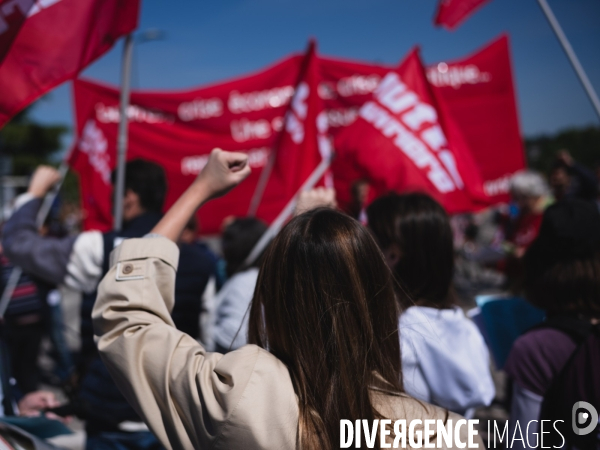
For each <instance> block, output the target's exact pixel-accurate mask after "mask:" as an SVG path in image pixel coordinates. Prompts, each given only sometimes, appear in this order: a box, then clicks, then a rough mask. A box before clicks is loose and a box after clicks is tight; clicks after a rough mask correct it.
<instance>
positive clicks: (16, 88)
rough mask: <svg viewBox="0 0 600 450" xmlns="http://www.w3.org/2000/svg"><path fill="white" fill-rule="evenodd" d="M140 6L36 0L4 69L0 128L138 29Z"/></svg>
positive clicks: (121, 1)
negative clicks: (124, 36)
mask: <svg viewBox="0 0 600 450" xmlns="http://www.w3.org/2000/svg"><path fill="white" fill-rule="evenodd" d="M139 4H140V2H139V0H38V1H37V2H36V4H35V6H34V7H33V8H32V9H31V10H30V12H29V17H28V18H27V20H25V23H24V24H23V26H22V27H21V30H20V31H19V33H18V35H17V37H16V39H15V40H14V42H13V44H12V46H11V47H10V51H9V52H8V54H7V55H6V57H5V59H4V61H3V62H2V65H1V66H0V92H2V95H1V96H0V128H1V127H2V126H3V125H4V124H6V122H7V121H8V120H9V119H10V118H11V117H12V116H13V115H15V114H16V113H17V112H19V111H20V110H22V109H23V108H25V107H26V106H27V105H29V104H30V103H32V102H33V101H34V100H36V99H37V98H39V97H40V96H41V95H43V94H45V93H46V92H48V91H49V90H50V89H52V88H54V87H55V86H57V85H59V84H60V83H62V82H63V81H65V80H68V79H70V78H73V77H74V76H75V75H77V73H79V72H80V71H81V70H82V69H83V68H85V67H86V66H87V65H88V64H90V63H91V62H93V61H94V60H95V59H97V58H98V57H100V56H101V55H103V54H104V53H105V52H106V51H107V50H108V49H110V48H111V47H112V46H113V44H114V43H115V41H116V40H117V39H118V38H119V37H120V36H123V35H125V34H127V33H130V32H131V31H133V30H134V29H135V28H136V27H137V21H138V11H139Z"/></svg>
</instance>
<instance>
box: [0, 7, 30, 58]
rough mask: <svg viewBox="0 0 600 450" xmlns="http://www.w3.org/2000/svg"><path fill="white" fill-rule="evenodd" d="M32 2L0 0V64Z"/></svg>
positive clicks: (23, 21)
mask: <svg viewBox="0 0 600 450" xmlns="http://www.w3.org/2000/svg"><path fill="white" fill-rule="evenodd" d="M33 4H34V0H0V64H2V61H3V60H4V57H5V56H6V54H7V53H8V50H9V49H10V46H11V45H12V43H13V41H14V40H15V38H16V37H17V34H18V33H19V30H21V26H22V25H23V23H25V19H26V18H27V15H28V14H29V11H30V10H31V8H32V6H33Z"/></svg>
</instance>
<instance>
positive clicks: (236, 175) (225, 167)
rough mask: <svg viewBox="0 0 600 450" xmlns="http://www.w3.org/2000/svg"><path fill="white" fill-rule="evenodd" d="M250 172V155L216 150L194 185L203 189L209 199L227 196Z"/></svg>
mask: <svg viewBox="0 0 600 450" xmlns="http://www.w3.org/2000/svg"><path fill="white" fill-rule="evenodd" d="M250 172H251V170H250V166H249V165H248V155H246V154H245V153H237V152H224V151H223V150H221V149H220V148H215V149H214V150H213V151H212V152H211V153H210V157H209V158H208V163H207V164H206V166H204V169H202V172H200V174H199V175H198V177H197V178H196V180H195V181H194V185H195V186H197V187H201V188H202V189H203V191H204V192H205V194H206V196H207V197H208V199H212V198H216V197H220V196H222V195H225V194H226V193H227V192H229V191H230V190H231V189H233V188H234V187H235V186H237V185H238V184H240V183H241V182H242V181H243V180H244V179H246V177H247V176H248V175H250Z"/></svg>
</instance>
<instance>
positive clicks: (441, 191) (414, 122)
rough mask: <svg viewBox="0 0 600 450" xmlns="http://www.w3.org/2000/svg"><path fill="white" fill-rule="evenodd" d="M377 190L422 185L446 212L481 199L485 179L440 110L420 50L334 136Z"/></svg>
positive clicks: (468, 207)
mask: <svg viewBox="0 0 600 450" xmlns="http://www.w3.org/2000/svg"><path fill="white" fill-rule="evenodd" d="M335 148H336V150H337V151H338V157H339V158H342V159H348V160H351V161H354V162H355V164H356V166H357V167H360V168H361V171H362V172H363V174H364V176H365V177H366V178H367V179H368V180H369V181H370V183H371V184H372V186H373V187H374V188H375V191H376V192H377V194H383V193H385V192H387V191H390V190H394V191H398V192H402V191H408V190H420V191H425V192H428V193H429V194H430V195H432V196H433V197H434V198H436V199H437V200H438V201H439V202H440V203H441V204H442V205H443V206H444V207H445V208H446V209H447V210H448V211H449V212H450V213H455V212H462V211H468V210H472V209H474V208H476V207H477V206H478V205H481V204H483V202H484V195H483V183H482V180H481V178H480V176H479V171H478V169H477V167H476V165H475V162H474V160H473V158H472V155H471V153H470V151H469V149H468V147H467V145H466V143H465V141H464V139H463V137H462V135H461V132H460V129H459V127H458V126H457V124H456V123H454V121H453V120H452V118H451V117H449V116H442V115H440V111H439V110H438V108H437V102H436V99H435V97H434V95H433V94H432V92H431V89H430V86H429V83H428V81H427V78H426V76H425V71H424V69H423V66H422V65H421V61H420V59H419V55H418V51H416V50H414V51H412V52H411V53H410V55H409V56H408V57H407V58H406V59H405V60H404V62H403V63H402V64H401V65H400V67H399V68H398V69H397V70H396V71H390V72H388V74H387V75H386V76H385V77H384V78H383V80H382V81H381V83H380V84H379V86H378V87H377V89H376V91H375V92H374V94H373V96H372V99H371V100H370V101H368V102H367V103H365V104H364V105H363V106H362V108H361V109H360V113H359V116H358V118H357V119H356V121H355V122H354V123H353V124H352V125H350V126H349V127H348V128H346V130H344V131H342V132H341V133H340V134H339V135H338V136H337V138H336V141H335Z"/></svg>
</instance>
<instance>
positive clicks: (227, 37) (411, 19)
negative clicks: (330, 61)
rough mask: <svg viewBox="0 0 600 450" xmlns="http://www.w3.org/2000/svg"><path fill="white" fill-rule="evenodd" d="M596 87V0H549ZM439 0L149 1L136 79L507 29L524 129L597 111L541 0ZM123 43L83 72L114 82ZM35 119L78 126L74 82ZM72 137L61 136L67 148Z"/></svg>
mask: <svg viewBox="0 0 600 450" xmlns="http://www.w3.org/2000/svg"><path fill="white" fill-rule="evenodd" d="M548 1H549V4H550V6H551V7H552V8H553V10H554V13H555V15H556V16H557V18H558V20H559V22H560V23H561V25H562V26H563V29H564V31H565V33H566V34H567V37H568V38H569V39H570V41H571V44H572V46H573V48H574V49H575V51H576V53H577V55H578V56H579V59H580V61H581V63H582V65H583V66H584V68H585V69H586V71H587V73H588V76H589V78H590V80H591V82H592V84H593V85H594V87H595V89H596V91H598V92H600V1H599V0H548ZM436 4H437V0H362V1H359V0H320V1H317V0H302V1H299V0H296V1H291V0H217V1H207V0H201V1H199V0H178V1H167V0H143V3H142V11H141V18H140V27H139V30H141V31H143V30H146V29H152V28H157V29H161V30H163V31H164V32H165V34H166V36H165V39H164V40H161V41H153V42H147V43H144V44H140V45H137V46H136V49H135V57H134V66H135V67H134V76H133V84H134V87H137V88H143V89H149V88H150V89H154V88H159V89H181V88H186V87H192V86H199V85H202V84H205V83H209V82H214V81H218V80H221V79H224V78H228V77H233V76H237V75H242V74H244V73H246V72H249V71H253V70H256V69H260V68H261V67H263V66H266V65H268V64H270V63H272V62H274V61H275V60H277V59H279V58H282V57H284V56H285V55H287V54H289V53H291V52H294V51H302V50H303V49H304V48H305V47H306V43H307V40H308V39H309V38H310V37H314V38H316V39H317V41H318V49H319V52H320V53H321V54H324V55H331V56H339V57H345V58H352V59H358V60H365V61H372V62H381V63H390V64H394V63H397V62H398V61H400V60H401V59H402V57H403V56H404V55H405V54H406V53H407V51H408V50H409V49H410V48H411V47H412V46H414V45H415V44H420V45H421V49H422V55H423V58H424V60H425V61H426V62H428V63H432V62H438V61H442V60H444V59H454V58H457V57H462V56H464V55H466V54H468V53H470V52H472V51H473V50H475V49H477V48H479V47H481V46H482V45H483V44H485V43H486V42H488V41H490V40H492V39H493V38H494V37H496V36H497V35H499V34H500V33H502V32H508V34H509V36H510V38H511V47H512V56H513V66H514V72H515V81H516V88H517V97H518V105H519V115H520V119H521V128H522V132H523V134H524V135H526V136H534V135H539V134H542V133H546V134H551V133H555V132H557V131H559V130H561V129H564V128H568V127H573V126H587V125H596V126H597V125H598V124H599V123H600V119H599V118H598V117H597V116H596V115H595V113H594V110H593V108H592V106H591V104H590V102H589V100H588V98H587V96H586V95H585V92H584V90H583V88H582V87H581V85H580V83H579V81H578V79H577V77H576V75H575V72H574V71H573V69H572V68H571V66H570V64H569V62H568V60H567V58H566V56H565V55H564V53H563V51H562V48H561V47H560V45H559V43H558V40H557V39H556V37H555V36H554V33H553V32H552V30H551V28H550V26H549V25H548V22H547V21H546V18H545V17H544V15H543V13H542V11H541V9H540V7H539V5H538V3H537V1H536V0H492V1H491V2H490V3H489V4H487V5H485V6H484V7H482V8H481V9H480V10H479V11H478V12H476V13H475V14H474V15H473V16H472V17H470V18H469V19H468V20H467V21H466V22H465V23H463V25H462V26H461V27H459V28H458V29H457V30H456V31H454V32H448V31H446V30H444V29H438V28H435V27H434V26H433V23H432V17H433V15H434V11H435V8H436ZM121 53H122V43H121V42H119V43H118V44H117V45H116V46H115V47H114V48H113V49H112V50H111V51H110V52H109V53H107V54H106V55H105V56H103V57H102V58H101V59H100V60H98V61H97V62H96V63H94V64H93V65H91V66H90V67H89V68H87V69H86V70H85V71H84V75H85V76H86V77H91V78H94V79H97V80H101V81H104V82H109V83H113V84H117V83H118V82H119V76H120V64H121ZM33 117H34V118H35V119H37V120H39V121H41V122H43V123H49V124H50V123H62V124H67V125H68V126H72V124H73V113H72V107H71V98H70V87H69V85H68V84H65V85H63V86H60V87H58V88H57V89H55V90H54V91H52V92H51V93H50V94H49V95H47V96H46V97H45V98H44V99H43V100H42V101H40V102H39V103H38V104H37V105H36V107H35V108H34V110H33ZM69 141H70V139H69V138H67V139H66V141H65V145H67V144H68V142H69Z"/></svg>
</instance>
